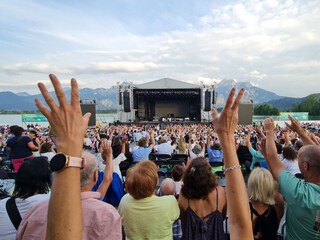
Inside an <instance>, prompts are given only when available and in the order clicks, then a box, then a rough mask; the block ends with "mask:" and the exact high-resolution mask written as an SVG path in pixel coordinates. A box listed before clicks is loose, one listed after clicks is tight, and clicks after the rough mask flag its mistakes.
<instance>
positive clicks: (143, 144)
mask: <svg viewBox="0 0 320 240" xmlns="http://www.w3.org/2000/svg"><path fill="white" fill-rule="evenodd" d="M138 146H139V147H146V146H147V139H146V138H145V137H142V138H140V140H139V142H138Z"/></svg>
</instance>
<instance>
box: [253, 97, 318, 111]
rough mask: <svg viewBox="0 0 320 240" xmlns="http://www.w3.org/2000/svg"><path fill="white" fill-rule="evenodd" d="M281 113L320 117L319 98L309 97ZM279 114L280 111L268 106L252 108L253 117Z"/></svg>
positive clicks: (261, 105) (260, 105)
mask: <svg viewBox="0 0 320 240" xmlns="http://www.w3.org/2000/svg"><path fill="white" fill-rule="evenodd" d="M279 101H281V99H280V100H279ZM281 112H308V113H309V116H320V97H319V95H316V94H313V95H310V96H308V97H307V98H306V99H304V100H302V101H301V102H299V103H297V104H294V105H293V107H292V108H290V109H286V110H281ZM279 113H280V110H279V109H278V108H276V107H273V106H272V105H270V104H259V105H255V106H254V115H279Z"/></svg>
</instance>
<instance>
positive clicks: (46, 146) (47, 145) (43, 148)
mask: <svg viewBox="0 0 320 240" xmlns="http://www.w3.org/2000/svg"><path fill="white" fill-rule="evenodd" d="M51 148H52V143H48V142H45V143H42V144H41V146H40V151H39V152H40V153H47V152H51Z"/></svg>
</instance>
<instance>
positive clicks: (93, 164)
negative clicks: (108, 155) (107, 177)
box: [80, 151, 98, 191]
mask: <svg viewBox="0 0 320 240" xmlns="http://www.w3.org/2000/svg"><path fill="white" fill-rule="evenodd" d="M82 157H83V158H84V159H85V161H86V162H85V165H84V168H83V169H81V171H80V187H81V190H87V191H90V190H91V189H92V187H93V186H94V184H96V182H97V180H98V160H97V158H96V157H95V156H94V155H93V154H91V153H90V152H89V151H83V152H82Z"/></svg>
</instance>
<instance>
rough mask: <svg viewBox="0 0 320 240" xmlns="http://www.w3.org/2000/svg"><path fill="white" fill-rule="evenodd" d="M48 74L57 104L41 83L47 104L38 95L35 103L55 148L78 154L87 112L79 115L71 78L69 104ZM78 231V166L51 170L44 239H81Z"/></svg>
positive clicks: (77, 96)
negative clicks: (47, 123) (48, 129)
mask: <svg viewBox="0 0 320 240" xmlns="http://www.w3.org/2000/svg"><path fill="white" fill-rule="evenodd" d="M49 77H50V79H51V82H52V85H53V86H54V90H55V93H56V96H57V99H58V101H59V105H57V104H56V102H55V101H54V99H53V97H52V96H51V95H50V93H49V92H48V90H47V88H46V87H45V85H44V84H43V83H38V87H39V89H40V91H41V94H42V96H43V98H44V100H45V101H46V103H47V104H48V106H49V108H47V107H45V106H44V105H43V104H42V102H41V101H40V100H39V99H35V103H36V105H37V107H38V109H39V110H40V112H41V113H42V114H43V115H44V116H45V117H46V118H47V119H48V121H49V123H50V126H51V130H50V135H51V137H52V140H53V141H54V143H55V145H56V147H57V149H58V151H59V152H62V153H64V154H67V155H70V156H73V157H81V152H82V141H83V136H84V134H85V132H86V129H87V126H88V122H89V118H90V113H87V114H85V115H84V116H82V112H81V108H80V96H79V89H78V84H77V82H76V80H75V79H71V102H70V104H69V103H68V101H67V98H66V95H65V93H64V91H63V89H62V86H61V84H60V82H59V80H58V79H57V77H56V76H55V75H53V74H50V75H49ZM81 234H82V211H81V198H80V168H76V167H69V168H65V169H63V170H61V171H58V172H56V173H54V176H53V183H52V188H51V197H50V201H49V209H48V223H47V234H46V239H50V240H55V239H56V240H68V239H81Z"/></svg>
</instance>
